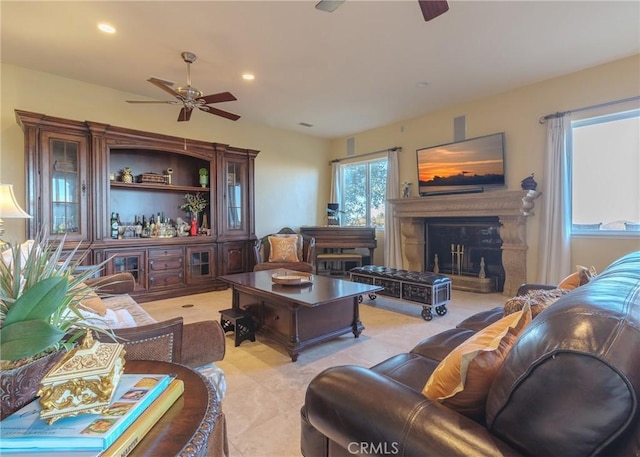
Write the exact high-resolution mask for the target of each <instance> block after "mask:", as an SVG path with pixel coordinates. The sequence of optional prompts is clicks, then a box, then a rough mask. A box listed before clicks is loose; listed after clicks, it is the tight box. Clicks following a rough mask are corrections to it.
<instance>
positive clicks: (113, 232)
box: [111, 212, 118, 240]
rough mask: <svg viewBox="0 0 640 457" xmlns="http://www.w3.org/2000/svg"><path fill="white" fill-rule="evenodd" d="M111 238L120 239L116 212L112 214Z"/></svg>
mask: <svg viewBox="0 0 640 457" xmlns="http://www.w3.org/2000/svg"><path fill="white" fill-rule="evenodd" d="M111 238H113V239H114V240H117V239H118V218H117V217H116V213H115V212H112V213H111Z"/></svg>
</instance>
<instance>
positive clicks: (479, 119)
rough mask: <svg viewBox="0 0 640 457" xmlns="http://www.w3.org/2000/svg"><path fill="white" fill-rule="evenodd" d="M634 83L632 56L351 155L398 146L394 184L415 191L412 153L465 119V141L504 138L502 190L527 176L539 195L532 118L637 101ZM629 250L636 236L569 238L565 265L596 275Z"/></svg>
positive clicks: (434, 121) (389, 133)
mask: <svg viewBox="0 0 640 457" xmlns="http://www.w3.org/2000/svg"><path fill="white" fill-rule="evenodd" d="M639 81H640V56H633V57H630V58H626V59H622V60H619V61H616V62H612V63H609V64H606V65H601V66H598V67H594V68H590V69H586V70H583V71H580V72H577V73H573V74H570V75H566V76H562V77H558V78H555V79H551V80H548V81H543V82H539V83H536V84H532V85H530V86H526V87H523V88H519V89H516V90H512V91H509V92H506V93H503V94H499V95H496V96H491V97H487V98H483V99H479V100H476V101H473V102H469V103H465V104H462V105H457V106H452V107H449V108H447V109H444V110H441V111H438V112H435V113H432V114H429V115H426V116H422V117H418V118H414V119H408V120H406V121H403V122H399V123H396V124H391V125H388V126H384V127H381V128H378V129H374V130H370V131H366V132H362V133H359V134H357V135H353V136H352V137H353V138H354V140H355V151H356V154H364V153H367V152H371V151H377V150H380V149H385V148H388V147H392V146H401V147H402V148H403V151H402V152H401V153H400V182H402V181H410V182H413V183H414V186H413V187H414V189H413V191H414V192H416V188H417V180H418V176H417V169H416V155H415V154H416V152H415V151H416V149H419V148H421V147H425V146H431V145H436V144H441V143H447V142H451V141H453V119H454V118H455V117H458V116H465V117H466V137H467V138H473V137H476V136H481V135H486V134H490V133H496V132H505V137H506V175H507V188H508V189H511V190H517V189H519V188H520V181H521V180H522V179H523V178H524V177H526V176H528V175H529V174H530V173H532V172H533V173H535V178H536V181H538V190H540V191H542V192H544V188H545V177H544V174H543V160H544V149H545V142H546V130H545V128H546V127H545V125H541V124H540V123H539V122H538V119H539V118H540V117H541V116H544V115H546V114H549V113H555V112H557V111H567V110H571V109H575V108H580V107H585V106H590V105H594V104H598V103H604V102H608V101H612V100H620V99H625V98H628V97H632V96H637V95H640V83H639ZM431 90H437V89H436V88H432V89H431ZM346 140H347V138H341V139H337V140H334V141H333V142H332V145H331V155H332V158H341V157H345V155H346V154H345V151H346ZM432 198H434V197H432ZM536 203H537V208H536V209H535V210H534V213H536V215H535V216H533V217H532V218H531V219H530V220H529V223H528V227H527V230H528V232H527V243H528V246H529V255H528V258H527V279H528V281H535V280H536V277H535V276H536V271H537V265H538V260H537V249H538V232H539V222H540V217H539V216H538V214H540V212H541V211H542V210H543V208H541V207H540V204H541V203H540V200H538V201H537V202H536ZM379 240H380V239H379ZM379 245H380V246H381V244H379ZM637 249H640V240H639V239H638V237H627V238H614V237H604V238H603V237H599V238H594V237H591V238H576V239H573V240H572V264H583V265H594V266H595V267H596V268H597V269H598V270H599V271H600V270H602V269H604V268H605V267H606V266H607V265H608V264H609V263H610V262H611V261H612V260H614V259H616V258H617V257H619V256H620V255H623V254H625V253H627V252H630V251H633V250H637ZM376 257H377V256H376Z"/></svg>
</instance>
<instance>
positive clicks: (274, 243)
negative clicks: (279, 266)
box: [269, 236, 299, 263]
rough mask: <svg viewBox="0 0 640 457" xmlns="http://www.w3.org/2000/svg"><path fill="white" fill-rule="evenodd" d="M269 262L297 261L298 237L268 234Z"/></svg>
mask: <svg viewBox="0 0 640 457" xmlns="http://www.w3.org/2000/svg"><path fill="white" fill-rule="evenodd" d="M269 262H286V263H291V262H299V260H298V237H296V236H287V237H284V236H270V237H269Z"/></svg>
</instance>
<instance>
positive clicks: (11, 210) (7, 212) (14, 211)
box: [0, 184, 31, 219]
mask: <svg viewBox="0 0 640 457" xmlns="http://www.w3.org/2000/svg"><path fill="white" fill-rule="evenodd" d="M0 218H2V219H10V218H14V219H27V218H31V216H30V215H29V213H27V212H26V211H25V210H23V209H22V208H20V205H19V204H18V202H17V201H16V197H15V195H14V194H13V185H12V184H0Z"/></svg>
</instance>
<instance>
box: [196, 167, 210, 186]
mask: <svg viewBox="0 0 640 457" xmlns="http://www.w3.org/2000/svg"><path fill="white" fill-rule="evenodd" d="M198 174H199V175H200V186H201V187H207V185H208V184H209V170H207V169H206V168H204V167H203V168H200V170H198Z"/></svg>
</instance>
